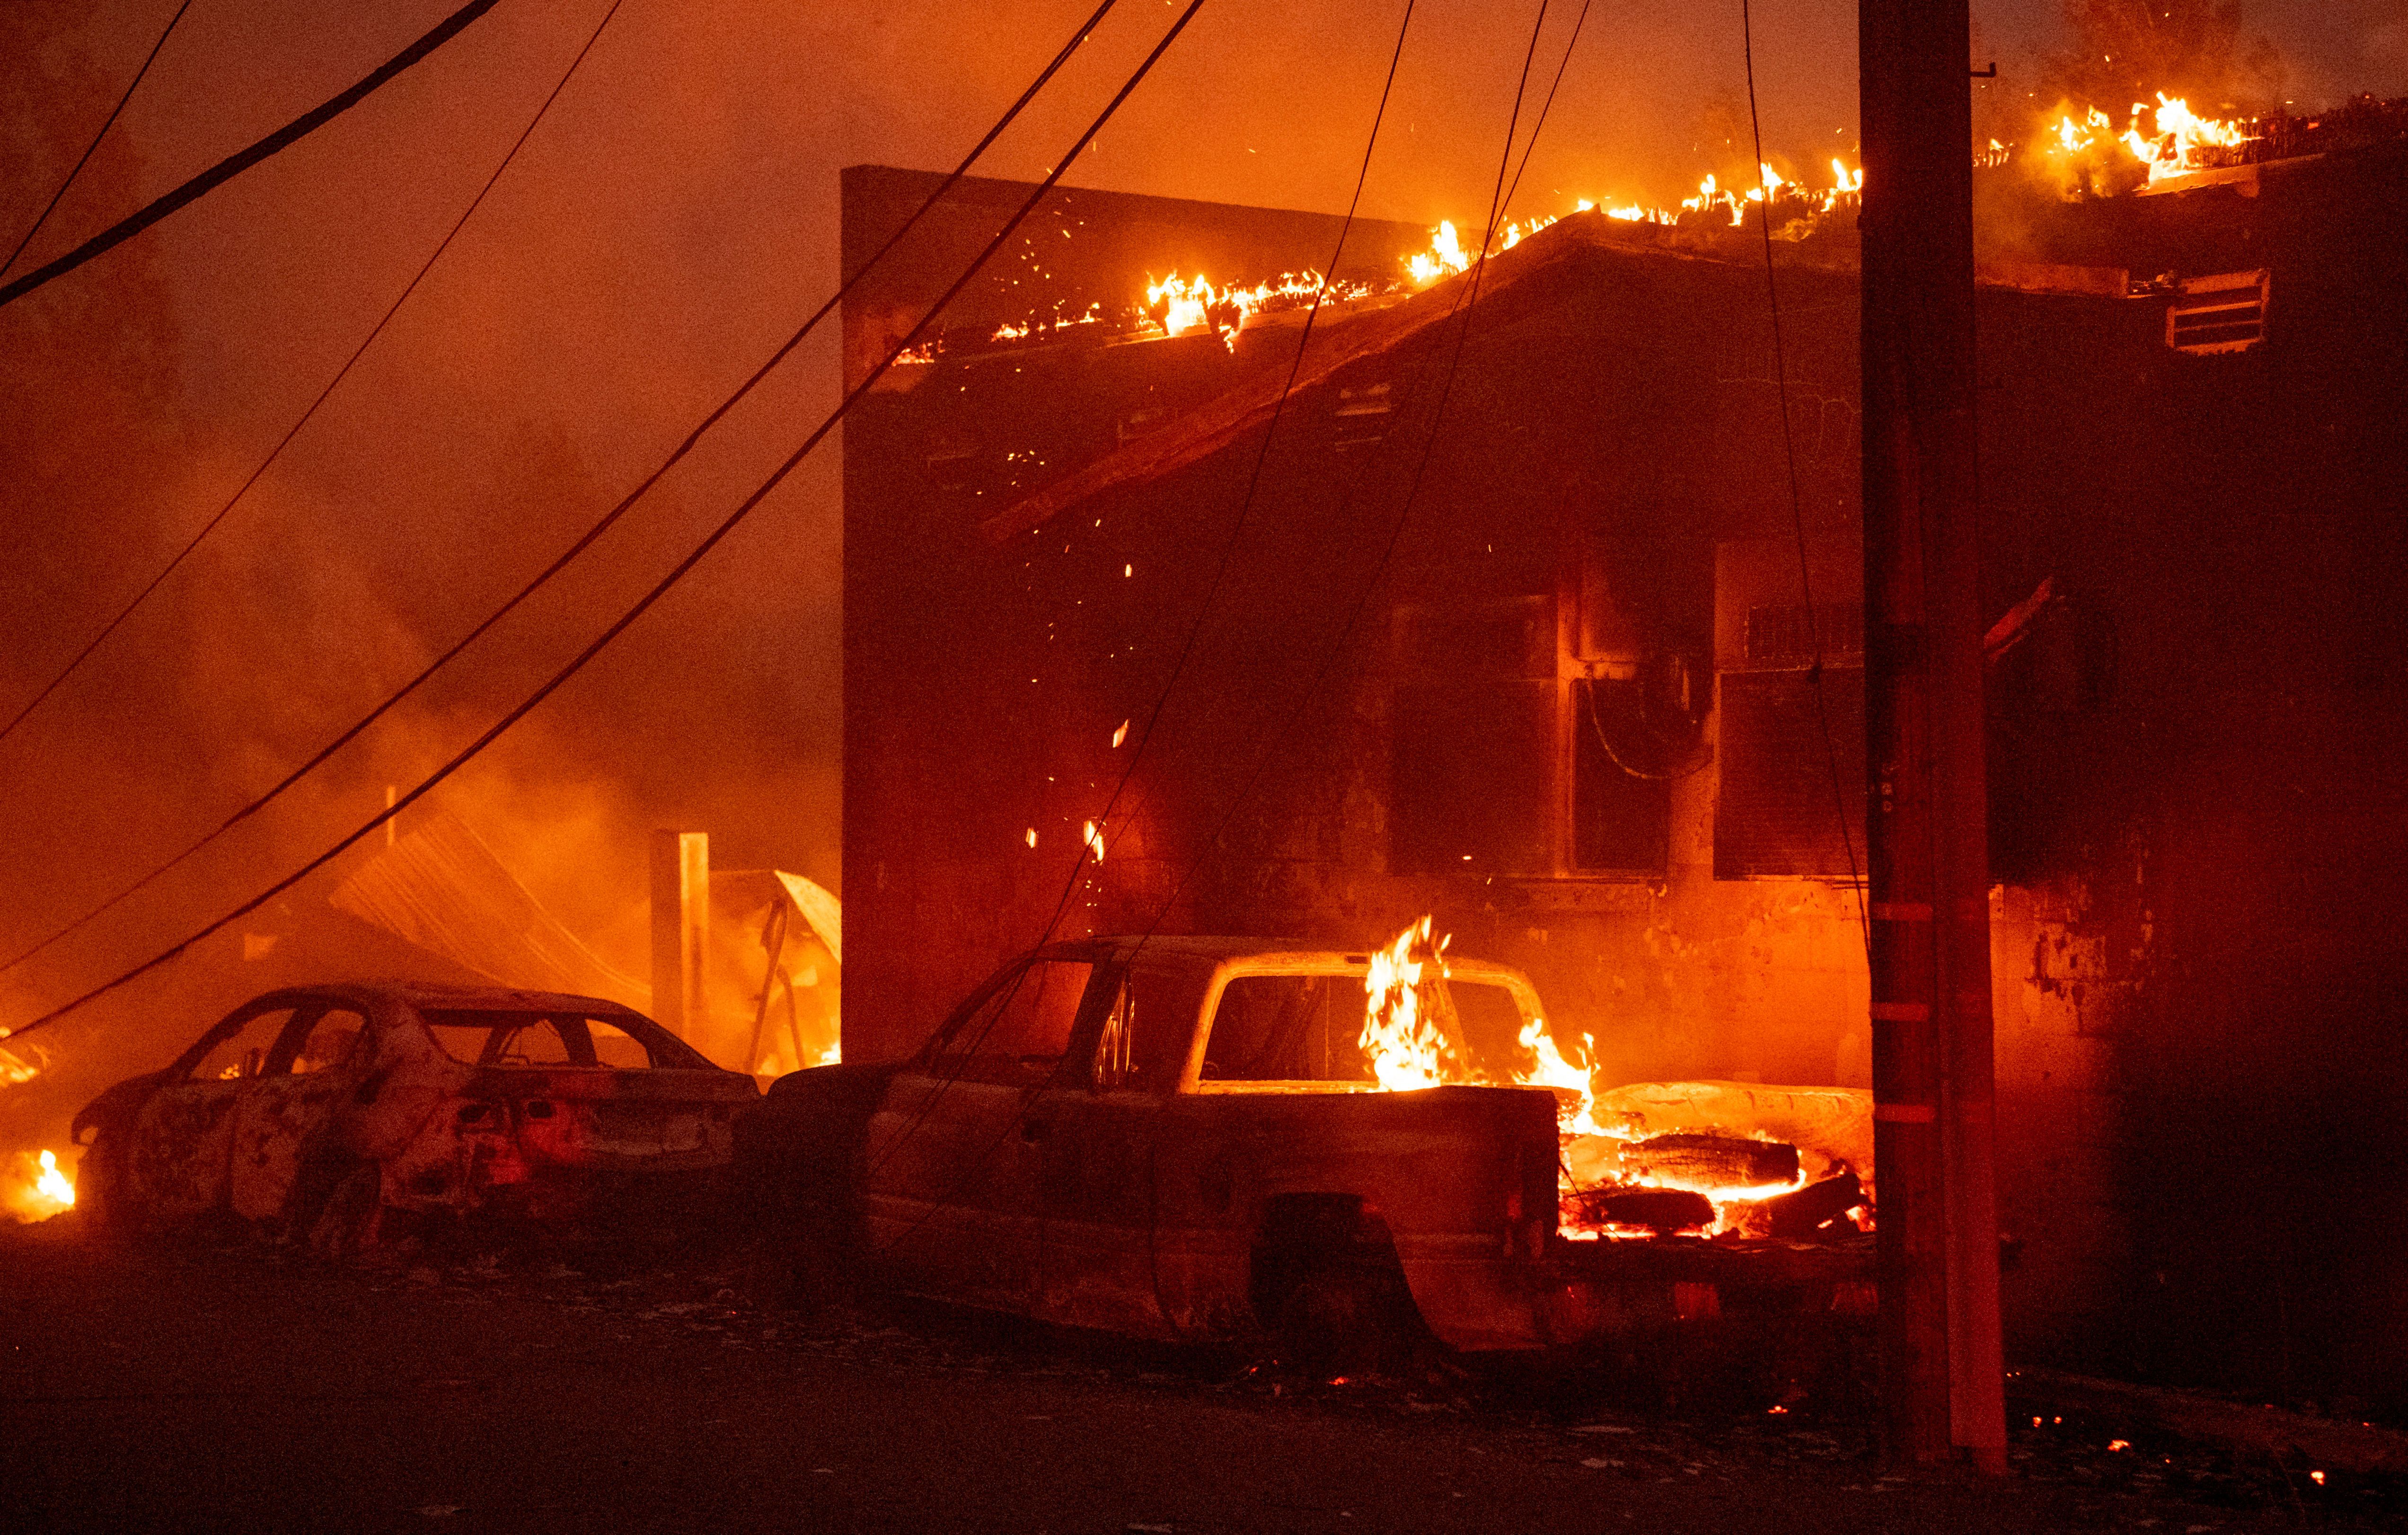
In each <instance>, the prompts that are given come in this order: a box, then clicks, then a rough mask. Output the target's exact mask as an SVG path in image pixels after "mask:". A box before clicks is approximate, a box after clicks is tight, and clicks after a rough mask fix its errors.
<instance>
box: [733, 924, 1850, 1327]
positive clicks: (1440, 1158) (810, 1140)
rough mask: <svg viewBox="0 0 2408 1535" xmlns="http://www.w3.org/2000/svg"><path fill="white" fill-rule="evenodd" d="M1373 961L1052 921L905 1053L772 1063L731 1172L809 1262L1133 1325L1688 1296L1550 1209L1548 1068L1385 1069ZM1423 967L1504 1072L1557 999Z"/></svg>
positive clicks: (1687, 1278)
mask: <svg viewBox="0 0 2408 1535" xmlns="http://www.w3.org/2000/svg"><path fill="white" fill-rule="evenodd" d="M1371 963H1372V955H1371V954H1366V953H1344V952H1333V951H1325V950H1318V949H1312V948H1308V947H1305V946H1301V945H1283V944H1280V943H1277V942H1268V941H1266V940H1260V939H1219V938H1146V939H1137V938H1103V939H1094V940H1082V941H1078V942H1069V943H1060V944H1055V945H1052V946H1050V947H1047V948H1044V949H1040V950H1039V951H1036V952H1035V953H1032V954H1026V955H1024V956H1022V957H1021V958H1019V959H1016V960H1014V961H1012V962H1011V964H1008V965H1006V966H1005V967H1004V968H1002V969H1000V970H998V971H997V972H996V974H995V975H994V976H993V977H991V978H990V979H989V980H988V981H987V982H986V983H984V984H983V985H982V986H981V987H980V988H979V989H978V990H977V991H975V992H973V993H972V994H971V996H970V997H968V999H967V1000H966V1001H965V1002H963V1004H962V1005H961V1006H960V1007H959V1008H958V1009H956V1010H955V1011H954V1012H953V1015H952V1016H951V1017H950V1018H948V1019H947V1020H946V1021H945V1022H944V1023H943V1025H942V1026H939V1028H938V1029H937V1030H936V1032H935V1033H934V1035H933V1036H932V1037H931V1038H930V1039H929V1040H928V1041H927V1043H926V1044H925V1046H924V1047H923V1048H922V1049H921V1050H920V1051H919V1052H918V1053H917V1054H914V1055H913V1056H911V1057H910V1059H909V1060H907V1061H903V1062H900V1063H894V1064H886V1065H877V1066H857V1065H848V1066H837V1067H826V1068H821V1069H814V1070H810V1071H804V1072H797V1073H796V1074H794V1075H792V1076H789V1077H785V1078H782V1079H781V1080H780V1081H779V1082H778V1083H775V1084H773V1085H772V1087H771V1088H770V1091H769V1094H768V1097H767V1099H766V1100H765V1101H764V1102H763V1103H762V1104H761V1105H760V1106H759V1107H758V1108H757V1109H756V1110H754V1111H753V1112H752V1113H750V1114H749V1115H748V1116H747V1117H746V1118H745V1119H744V1120H742V1121H741V1122H739V1124H738V1126H737V1167H738V1182H739V1186H744V1187H749V1188H750V1189H751V1190H752V1191H753V1196H752V1198H753V1203H754V1205H755V1207H756V1208H757V1209H759V1210H761V1211H762V1212H765V1213H766V1214H767V1216H768V1217H769V1218H770V1220H771V1222H772V1224H773V1232H774V1236H773V1240H774V1241H780V1242H782V1243H784V1244H785V1245H786V1247H787V1248H788V1249H789V1250H790V1251H792V1252H793V1254H794V1255H795V1256H796V1259H797V1261H798V1263H799V1265H800V1268H801V1270H802V1271H803V1272H804V1273H805V1274H806V1275H810V1274H814V1273H824V1272H826V1271H827V1270H828V1269H829V1267H830V1266H831V1265H835V1266H840V1267H842V1268H844V1269H846V1270H851V1271H853V1272H855V1273H857V1274H859V1275H862V1276H866V1277H868V1278H871V1279H872V1280H874V1282H876V1283H879V1284H884V1285H887V1286H891V1287H893V1288H896V1289H898V1290H901V1291H903V1292H905V1293H910V1294H915V1295H922V1296H926V1297H930V1298H939V1299H944V1300H950V1301H955V1302H960V1303H966V1304H969V1305H973V1306H979V1307H985V1308H991V1309H995V1310H1000V1311H1007V1312H1012V1313H1021V1314H1025V1315H1029V1316H1033V1317H1037V1318H1039V1319H1042V1320H1045V1321H1048V1322H1054V1323H1059V1324H1065V1325H1068V1326H1074V1327H1098V1328H1104V1329H1109V1330H1111V1331H1116V1332H1122V1333H1127V1334H1133V1335H1137V1336H1140V1337H1150V1338H1157V1339H1166V1340H1170V1339H1181V1340H1187V1339H1203V1338H1212V1337H1227V1336H1233V1335H1245V1334H1250V1333H1259V1332H1261V1331H1263V1330H1266V1329H1268V1330H1269V1331H1272V1332H1274V1333H1279V1334H1284V1335H1287V1336H1289V1337H1290V1338H1293V1339H1299V1340H1301V1339H1310V1338H1320V1337H1328V1336H1331V1335H1334V1334H1344V1333H1348V1332H1353V1331H1359V1330H1363V1329H1366V1328H1372V1327H1384V1326H1388V1325H1392V1324H1394V1323H1397V1322H1398V1321H1400V1320H1401V1321H1404V1322H1406V1323H1408V1324H1410V1323H1411V1322H1412V1319H1414V1318H1418V1321H1419V1323H1420V1324H1421V1325H1422V1326H1426V1327H1427V1329H1428V1331H1429V1332H1430V1333H1431V1334H1433V1335H1435V1336H1436V1337H1437V1338H1438V1339H1439V1340H1440V1341H1442V1342H1444V1343H1446V1344H1448V1345H1450V1346H1452V1347H1454V1348H1456V1349H1460V1350H1467V1351H1470V1350H1499V1349H1527V1348H1534V1347H1541V1346H1545V1345H1547V1344H1549V1343H1554V1342H1559V1341H1573V1337H1574V1336H1575V1335H1583V1334H1594V1333H1596V1332H1598V1331H1599V1330H1610V1329H1611V1327H1613V1326H1614V1325H1615V1324H1617V1323H1619V1322H1626V1321H1627V1320H1628V1319H1629V1318H1631V1317H1632V1316H1634V1315H1637V1314H1640V1313H1641V1312H1645V1311H1648V1310H1649V1308H1648V1307H1646V1306H1643V1305H1641V1306H1636V1307H1634V1304H1633V1300H1632V1296H1631V1295H1630V1294H1629V1293H1627V1292H1629V1290H1630V1287H1631V1285H1632V1284H1637V1285H1638V1286H1639V1287H1640V1288H1641V1289H1644V1290H1648V1291H1650V1292H1656V1291H1660V1292H1661V1298H1662V1300H1663V1305H1662V1306H1661V1307H1658V1308H1655V1309H1656V1310H1660V1311H1661V1312H1662V1313H1663V1314H1664V1315H1665V1316H1666V1317H1667V1318H1670V1317H1671V1316H1672V1314H1673V1312H1674V1292H1675V1290H1676V1289H1677V1288H1678V1287H1679V1286H1681V1285H1682V1284H1689V1285H1690V1286H1691V1288H1692V1290H1694V1289H1695V1287H1696V1284H1697V1283H1698V1281H1697V1279H1696V1277H1695V1276H1692V1275H1689V1274H1688V1271H1687V1270H1686V1269H1684V1268H1682V1267H1681V1265H1680V1264H1679V1262H1678V1261H1676V1260H1674V1257H1673V1255H1672V1254H1670V1252H1665V1253H1656V1254H1651V1255H1646V1256H1644V1257H1641V1258H1638V1259H1637V1260H1636V1263H1637V1265H1638V1267H1637V1268H1636V1269H1632V1267H1631V1262H1630V1261H1629V1260H1624V1259H1621V1258H1620V1257H1618V1255H1615V1254H1613V1253H1608V1252H1605V1251H1602V1249H1603V1248H1604V1247H1605V1246H1607V1245H1611V1246H1613V1247H1616V1248H1619V1247H1622V1246H1625V1245H1630V1244H1624V1243H1613V1244H1600V1243H1598V1242H1594V1241H1592V1242H1583V1243H1568V1242H1565V1241H1562V1240H1561V1239H1560V1238H1558V1237H1557V1235H1556V1211H1557V1198H1558V1188H1557V1176H1558V1162H1559V1142H1558V1134H1557V1108H1558V1103H1557V1098H1556V1097H1555V1094H1554V1093H1552V1092H1550V1091H1548V1090H1546V1089H1544V1088H1535V1087H1512V1086H1484V1085H1439V1086H1432V1087H1427V1088H1423V1089H1419V1090H1415V1091H1406V1092H1389V1091H1383V1090H1382V1089H1381V1086H1380V1084H1379V1083H1378V1082H1377V1081H1376V1080H1375V1078H1374V1075H1373V1072H1372V1070H1371V1069H1370V1068H1369V1064H1368V1063H1367V1062H1366V1061H1365V1060H1364V1058H1363V1055H1362V1054H1361V1052H1360V1050H1359V1049H1358V1047H1357V1040H1358V1037H1359V1035H1360V1033H1361V1030H1362V1026H1363V1019H1364V1003H1365V978H1366V976H1367V975H1368V974H1369V971H1370V968H1371ZM1423 986H1424V988H1425V991H1424V995H1425V996H1426V997H1427V998H1428V1002H1427V1004H1426V1005H1429V1006H1432V1007H1435V1008H1436V1009H1437V1010H1438V1011H1439V1012H1440V1013H1441V1017H1442V1019H1443V1020H1444V1022H1445V1024H1446V1026H1447V1029H1448V1031H1449V1035H1450V1038H1452V1039H1453V1040H1455V1041H1456V1044H1457V1048H1458V1050H1459V1052H1460V1053H1461V1054H1463V1055H1465V1056H1468V1057H1469V1058H1468V1059H1464V1060H1461V1061H1460V1062H1459V1063H1458V1064H1459V1065H1460V1066H1461V1068H1462V1071H1463V1074H1464V1075H1466V1076H1467V1077H1473V1078H1477V1077H1481V1076H1488V1077H1490V1078H1491V1079H1492V1080H1493V1079H1494V1078H1496V1077H1498V1076H1503V1075H1505V1074H1506V1073H1504V1072H1501V1071H1487V1070H1484V1057H1486V1056H1489V1055H1492V1054H1495V1055H1498V1057H1499V1058H1500V1059H1501V1053H1502V1052H1505V1051H1507V1050H1510V1048H1511V1041H1512V1040H1514V1039H1516V1038H1517V1037H1519V1035H1520V1034H1521V1032H1522V1031H1523V1029H1524V1028H1525V1027H1526V1026H1527V1025H1529V1024H1530V1023H1531V1022H1532V1021H1534V1020H1536V1019H1537V1018H1538V1017H1539V1016H1540V1006H1539V999H1538V997H1537V994H1536V992H1535V991H1534V990H1533V988H1532V987H1531V985H1530V983H1529V981H1528V979H1527V977H1525V976H1523V975H1522V974H1521V973H1520V972H1519V971H1517V970H1513V969H1511V968H1507V967H1504V966H1498V965H1487V964H1483V963H1480V962H1477V961H1471V960H1466V959H1461V958H1454V957H1450V959H1449V961H1448V965H1447V974H1446V976H1445V977H1444V979H1442V980H1441V979H1438V978H1436V977H1433V978H1431V979H1430V980H1427V981H1425V982H1424V983H1423ZM1640 1245H1645V1244H1640ZM1706 1245H1707V1244H1704V1243H1685V1244H1684V1246H1685V1247H1689V1248H1697V1249H1700V1250H1702V1249H1703V1248H1704V1247H1705V1246H1706ZM1699 1256H1700V1257H1701V1258H1702V1259H1703V1260H1704V1261H1705V1262H1706V1263H1707V1264H1708V1265H1709V1266H1712V1265H1713V1264H1714V1263H1717V1262H1721V1261H1722V1257H1721V1256H1717V1255H1706V1254H1703V1253H1702V1251H1701V1252H1700V1254H1699ZM1668 1263H1670V1267H1668ZM1600 1265H1602V1266H1603V1267H1602V1268H1600ZM1725 1266H1726V1267H1727V1264H1726V1265H1725ZM1623 1270H1630V1272H1629V1273H1628V1274H1627V1275H1626V1274H1625V1273H1624V1272H1623ZM1793 1277H1794V1276H1793ZM1708 1283H1711V1281H1708ZM1824 1298H1825V1299H1828V1294H1827V1295H1826V1296H1825V1297H1824Z"/></svg>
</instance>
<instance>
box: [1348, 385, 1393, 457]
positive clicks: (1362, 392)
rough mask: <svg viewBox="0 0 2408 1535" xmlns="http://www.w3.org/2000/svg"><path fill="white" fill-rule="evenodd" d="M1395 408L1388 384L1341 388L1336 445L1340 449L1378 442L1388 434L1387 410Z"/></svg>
mask: <svg viewBox="0 0 2408 1535" xmlns="http://www.w3.org/2000/svg"><path fill="white" fill-rule="evenodd" d="M1394 409H1396V403H1395V401H1394V400H1393V399H1391V398H1390V396H1389V394H1388V386H1387V385H1386V384H1385V383H1375V384H1363V385H1360V386H1357V387H1355V388H1352V389H1349V388H1345V387H1342V386H1341V387H1340V389H1339V391H1338V409H1336V410H1335V411H1334V412H1332V413H1333V414H1334V415H1336V417H1337V418H1338V436H1337V438H1336V443H1335V445H1336V446H1337V447H1340V448H1360V447H1365V446H1367V445H1369V444H1370V443H1374V442H1377V441H1379V440H1380V439H1381V438H1383V437H1385V436H1387V435H1388V419H1387V418H1388V413H1389V412H1390V411H1392V410H1394Z"/></svg>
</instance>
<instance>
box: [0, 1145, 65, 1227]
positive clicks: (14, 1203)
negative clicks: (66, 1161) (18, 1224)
mask: <svg viewBox="0 0 2408 1535" xmlns="http://www.w3.org/2000/svg"><path fill="white" fill-rule="evenodd" d="M11 1160H12V1161H13V1162H14V1163H15V1164H16V1165H15V1167H14V1168H13V1169H12V1172H13V1176H12V1178H11V1180H10V1185H9V1187H8V1189H7V1194H6V1198H7V1207H8V1212H9V1213H10V1214H11V1215H14V1216H15V1217H16V1218H17V1219H18V1220H21V1221H46V1220H48V1219H50V1217H51V1216H53V1215H55V1214H58V1213H59V1212H61V1211H65V1210H71V1209H73V1208H75V1198H76V1196H75V1182H74V1180H72V1179H70V1178H69V1177H68V1176H67V1175H66V1174H65V1172H62V1171H60V1170H59V1159H58V1156H57V1155H56V1154H55V1153H53V1152H50V1151H47V1150H46V1151H43V1152H41V1153H40V1154H39V1155H36V1154H35V1153H33V1152H19V1153H17V1154H16V1155H15V1156H14V1157H13V1158H12V1159H11Z"/></svg>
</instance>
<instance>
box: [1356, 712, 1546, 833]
mask: <svg viewBox="0 0 2408 1535" xmlns="http://www.w3.org/2000/svg"><path fill="white" fill-rule="evenodd" d="M1556 691H1557V688H1556V684H1555V683H1554V682H1552V681H1543V682H1541V681H1512V680H1508V679H1502V678H1498V679H1493V680H1487V681H1480V682H1475V683H1462V682H1451V683H1431V684H1424V685H1416V686H1405V687H1399V688H1398V689H1397V691H1396V695H1395V698H1394V703H1393V705H1392V715H1391V721H1390V724H1391V732H1392V735H1391V739H1392V743H1393V744H1392V756H1391V759H1390V789H1391V793H1390V797H1389V823H1388V863H1389V867H1390V868H1391V869H1392V870H1393V871H1395V872H1397V873H1399V874H1441V873H1443V874H1552V873H1553V872H1555V869H1554V862H1555V859H1554V851H1553V843H1554V839H1553V831H1554V826H1555V813H1554V808H1553V803H1552V794H1551V786H1552V784H1553V782H1555V780H1554V775H1553V774H1552V773H1551V772H1550V770H1549V768H1550V759H1551V757H1552V756H1553V754H1554V752H1555V708H1556V702H1555V696H1556Z"/></svg>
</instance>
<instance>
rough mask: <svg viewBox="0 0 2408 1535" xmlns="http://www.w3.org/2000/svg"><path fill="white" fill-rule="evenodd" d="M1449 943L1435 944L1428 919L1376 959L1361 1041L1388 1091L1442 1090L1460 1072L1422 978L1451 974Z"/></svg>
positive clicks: (1367, 991) (1368, 980)
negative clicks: (1427, 1005) (1424, 1000)
mask: <svg viewBox="0 0 2408 1535" xmlns="http://www.w3.org/2000/svg"><path fill="white" fill-rule="evenodd" d="M1446 944H1447V940H1445V939H1443V938H1441V939H1439V940H1436V941H1432V940H1431V938H1430V919H1429V918H1427V917H1424V918H1422V920H1421V921H1419V922H1417V923H1415V924H1413V925H1412V926H1411V927H1408V928H1406V929H1405V930H1404V931H1403V932H1401V933H1399V934H1398V935H1397V940H1396V941H1395V942H1394V943H1391V944H1389V945H1388V946H1387V947H1386V948H1384V949H1383V950H1381V951H1380V952H1379V953H1377V954H1373V955H1372V956H1371V973H1370V974H1369V975H1368V976H1366V977H1365V978H1364V980H1363V990H1364V993H1365V1001H1364V1007H1363V1034H1362V1038H1361V1039H1360V1040H1357V1041H1356V1043H1357V1044H1358V1045H1359V1046H1360V1047H1361V1049H1362V1052H1363V1058H1364V1059H1365V1060H1366V1061H1367V1062H1369V1064H1370V1067H1371V1074H1372V1075H1373V1076H1374V1077H1377V1078H1378V1079H1379V1082H1380V1091H1382V1092H1383V1093H1407V1092H1412V1090H1414V1089H1415V1088H1420V1087H1436V1086H1438V1085H1439V1084H1440V1083H1443V1082H1445V1081H1447V1080H1448V1079H1449V1078H1450V1077H1452V1076H1454V1075H1455V1070H1454V1068H1455V1066H1456V1064H1457V1063H1456V1061H1455V1047H1454V1046H1453V1045H1452V1044H1451V1043H1450V1042H1449V1041H1448V1040H1447V1039H1446V1037H1445V1035H1444V1034H1443V1033H1442V1032H1441V1030H1440V1029H1439V1026H1438V1020H1437V1019H1435V1018H1431V1017H1426V1016H1424V1014H1423V1011H1422V1005H1421V986H1422V978H1423V977H1424V976H1425V975H1426V974H1433V973H1434V974H1435V975H1436V976H1438V977H1443V976H1444V975H1445V974H1446Z"/></svg>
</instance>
